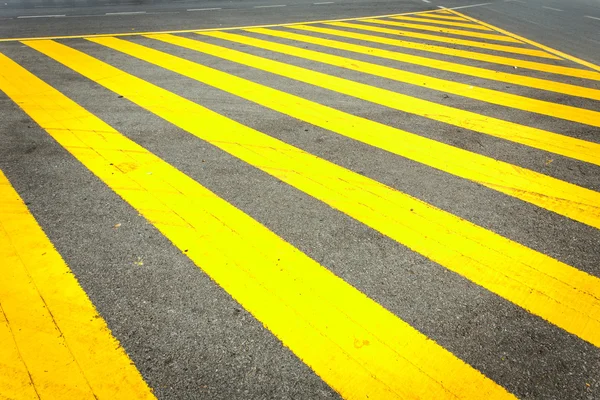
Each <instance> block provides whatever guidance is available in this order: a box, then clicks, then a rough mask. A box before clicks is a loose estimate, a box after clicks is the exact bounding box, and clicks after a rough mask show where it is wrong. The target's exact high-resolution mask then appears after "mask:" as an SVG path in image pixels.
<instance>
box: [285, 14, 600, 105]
mask: <svg viewBox="0 0 600 400" xmlns="http://www.w3.org/2000/svg"><path fill="white" fill-rule="evenodd" d="M285 28H289V29H296V30H301V31H307V32H316V33H322V34H325V35H332V36H339V37H344V38H350V39H357V40H362V41H367V42H373V43H381V44H387V45H391V46H396V47H404V48H408V49H414V50H421V51H427V52H431V53H437V54H444V55H448V56H454V57H461V58H467V59H471V60H477V61H484V62H488V63H494V64H501V65H507V66H510V67H518V68H526V69H531V70H534V71H541V72H548V73H551V74H558V75H566V76H570V77H574V78H582V79H592V80H596V81H600V73H598V72H595V71H588V70H585V69H581V68H572V67H563V66H560V65H551V64H545V63H540V62H535V61H526V60H519V59H516V58H510V57H503V56H496V55H492V54H485V53H478V52H474V51H468V50H458V49H454V48H450V47H442V46H436V45H431V44H422V43H416V42H407V41H405V40H398V39H390V38H386V37H382V36H373V35H367V34H363V33H355V32H349V31H344V30H340V29H330V28H320V27H317V26H312V25H290V26H287V27H285ZM335 43H336V44H338V43H341V42H335ZM339 46H344V50H349V51H356V52H359V53H362V50H361V51H358V49H363V48H364V49H368V50H369V54H371V55H373V56H375V57H382V58H387V59H390V60H397V61H402V62H408V63H411V64H416V65H422V66H425V67H430V68H436V69H441V70H444V71H450V72H456V73H459V74H465V75H472V76H478V77H481V78H485V79H493V80H497V81H501V82H507V83H513V84H516V85H522V86H529V87H533V88H537V89H543V90H551V91H554V92H557V93H564V94H568V95H571V96H579V97H585V98H588V99H593V100H600V95H599V94H598V93H600V90H598V89H589V88H586V87H581V86H576V85H570V84H567V83H562V82H554V81H548V80H546V79H539V78H532V77H529V76H524V75H517V74H511V73H506V72H501V71H495V70H491V69H485V68H479V67H473V66H470V65H463V64H458V63H453V62H448V61H442V60H436V59H431V58H426V57H420V56H413V55H410V54H405V53H399V52H395V51H386V50H383V49H377V48H372V47H366V46H360V45H355V46H352V47H348V46H347V43H343V44H342V45H339ZM340 48H342V47H340ZM351 48H352V49H355V50H350V49H351Z"/></svg>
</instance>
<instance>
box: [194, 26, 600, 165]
mask: <svg viewBox="0 0 600 400" xmlns="http://www.w3.org/2000/svg"><path fill="white" fill-rule="evenodd" d="M253 31H255V32H263V31H261V30H260V28H258V29H255V30H253ZM198 34H201V35H205V36H210V37H214V38H219V39H224V40H229V41H232V42H235V43H240V44H244V45H249V46H255V47H259V48H261V49H267V50H270V51H276V52H279V53H284V54H288V55H292V56H296V57H302V58H305V59H309V60H312V61H317V62H322V63H327V64H330V65H335V66H339V67H342V68H347V69H352V70H355V71H360V72H365V73H369V74H372V75H377V76H383V77H386V78H389V79H395V80H400V81H403V82H408V83H411V84H417V85H423V86H426V87H429V88H432V89H437V90H443V91H446V92H451V93H455V94H460V95H461V96H465V97H470V98H475V99H478V100H483V101H486V102H489V103H494V104H500V105H504V106H509V107H514V108H518V109H522V110H526V111H533V112H537V113H540V114H544V115H550V116H557V117H562V118H564V119H568V120H571V121H577V122H580V123H586V124H588V125H591V126H600V112H597V111H592V110H585V109H577V108H575V107H570V106H564V105H561V104H554V103H548V102H544V101H541V100H536V99H530V98H525V97H521V96H517V95H513V94H509V93H503V92H496V91H492V90H490V89H484V88H477V87H473V88H472V89H470V88H469V86H468V85H464V84H461V83H458V82H450V81H444V80H441V79H437V78H432V77H428V76H421V75H419V74H415V73H409V72H407V71H401V70H396V69H393V68H389V67H385V66H380V65H376V64H369V63H365V62H362V61H358V60H352V59H347V58H344V57H339V56H335V55H331V54H326V53H320V52H316V51H312V50H307V49H302V48H299V47H294V46H288V45H284V44H279V43H274V42H269V41H265V40H261V39H255V38H252V37H247V36H242V35H238V34H232V33H226V32H205V33H198ZM274 35H276V36H279V35H281V36H282V37H286V36H287V37H291V35H293V34H291V33H288V32H281V33H279V32H277V33H274ZM214 55H215V56H217V57H220V58H224V59H227V60H230V61H233V62H237V63H240V64H243V65H247V66H250V67H253V68H257V69H261V70H263V71H267V72H270V73H273V74H277V75H281V76H284V77H286V78H290V79H295V80H298V81H301V82H305V83H308V84H311V85H316V86H320V87H323V88H326V89H329V90H333V91H336V92H338V93H343V94H346V95H348V96H353V97H356V98H359V99H362V100H366V101H369V102H372V103H375V104H380V105H383V106H385V107H390V108H393V109H396V110H401V111H404V112H408V113H412V114H416V115H419V116H422V117H425V118H430V119H433V120H436V121H440V122H443V123H447V124H450V125H454V126H458V127H461V128H464V129H470V130H472V131H475V132H479V133H482V134H486V135H490V136H494V137H498V138H502V139H505V140H510V141H512V142H515V143H519V144H524V145H526V146H530V147H533V148H537V149H540V150H544V151H549V152H552V153H555V154H560V155H562V156H565V157H570V158H573V159H576V160H580V161H585V162H589V163H592V164H596V165H600V144H598V143H593V142H588V141H585V140H581V139H577V138H573V137H569V136H564V135H560V134H557V133H553V132H549V131H546V130H543V129H538V128H532V127H529V126H525V125H520V124H516V123H514V122H510V121H505V120H501V119H498V118H492V117H488V116H484V115H480V114H477V113H474V112H470V111H465V110H461V109H459V108H454V107H450V106H446V105H442V104H438V103H435V102H431V101H428V100H423V99H419V98H417V97H413V96H408V95H405V94H402V93H398V92H394V91H391V90H387V89H382V88H378V87H373V86H370V85H366V84H363V83H359V82H354V81H351V80H348V79H344V78H339V77H337V76H333V75H328V74H324V73H320V72H317V71H313V70H310V69H307V68H301V67H297V66H294V65H290V64H285V63H282V62H279V61H275V60H271V59H267V58H263V57H257V56H254V55H252V54H248V53H244V52H240V51H236V50H231V49H227V48H223V47H220V51H219V52H218V53H216V54H214ZM417 80H420V82H417V83H414V82H415V81H417Z"/></svg>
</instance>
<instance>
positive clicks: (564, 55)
mask: <svg viewBox="0 0 600 400" xmlns="http://www.w3.org/2000/svg"><path fill="white" fill-rule="evenodd" d="M449 12H452V13H453V14H455V15H458V16H461V17H464V18H465V19H467V20H469V21H473V22H476V23H478V24H481V25H483V26H487V27H488V28H491V29H493V30H495V31H496V32H499V33H502V34H504V35H507V36H510V37H512V38H514V39H516V40H520V41H521V42H523V43H527V44H530V45H532V46H535V47H538V48H540V49H542V50H544V51H546V52H548V53H551V54H554V55H556V56H558V57H561V58H564V59H565V60H569V61H573V62H575V63H577V64H581V65H584V66H586V67H588V68H590V69H593V70H595V71H600V66H598V65H596V64H593V63H591V62H589V61H586V60H583V59H581V58H578V57H575V56H572V55H570V54H567V53H564V52H562V51H560V50H556V49H553V48H551V47H548V46H545V45H543V44H541V43H538V42H535V41H533V40H531V39H527V38H524V37H521V36H519V35H517V34H514V33H512V32H508V31H506V30H504V29H501V28H498V27H497V26H494V25H491V24H488V23H487V22H483V21H480V20H478V19H475V18H473V17H469V16H468V15H465V14H462V13H459V12H457V11H454V10H449Z"/></svg>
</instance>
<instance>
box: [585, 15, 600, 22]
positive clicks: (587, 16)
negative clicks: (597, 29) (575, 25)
mask: <svg viewBox="0 0 600 400" xmlns="http://www.w3.org/2000/svg"><path fill="white" fill-rule="evenodd" d="M585 18H591V19H595V20H598V21H600V18H598V17H592V16H590V15H585Z"/></svg>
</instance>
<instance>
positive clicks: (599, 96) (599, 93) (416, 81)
mask: <svg viewBox="0 0 600 400" xmlns="http://www.w3.org/2000/svg"><path fill="white" fill-rule="evenodd" d="M248 31H249V32H255V33H260V34H263V35H268V36H274V37H279V38H284V39H290V40H295V41H299V42H305V43H311V44H316V45H319V46H325V47H331V48H334V49H336V50H347V51H351V52H354V53H359V54H365V55H369V56H373V57H381V58H386V59H391V60H395V61H400V62H407V63H412V64H417V65H422V66H425V67H429V68H436V67H438V68H439V69H442V70H445V71H450V72H456V73H463V72H465V71H467V72H470V74H469V75H472V76H477V77H478V78H484V79H494V80H498V81H502V82H509V83H512V84H516V85H522V86H529V87H531V86H532V85H533V87H535V88H537V89H542V90H548V91H553V92H559V93H564V92H565V91H566V92H568V93H564V94H569V95H571V96H576V95H580V94H585V95H587V96H582V97H591V98H592V99H594V100H600V90H595V89H588V88H585V87H580V86H573V85H565V84H561V83H556V82H553V81H547V80H543V79H535V78H528V77H524V76H520V75H511V74H503V73H501V72H496V71H493V70H486V69H483V68H475V67H469V66H463V65H460V64H454V63H449V62H446V61H438V60H432V59H428V58H424V57H418V56H413V55H409V54H402V53H398V52H393V51H388V50H381V49H377V48H372V47H367V46H361V45H355V44H351V43H345V42H340V41H336V40H330V39H322V38H318V37H314V36H307V35H299V34H296V33H291V32H284V31H280V30H272V29H262V28H258V29H248ZM236 37H238V36H236ZM266 43H267V46H269V49H270V50H272V51H277V52H284V51H283V49H285V54H291V55H294V56H297V57H303V58H308V59H311V60H313V61H318V62H323V63H327V64H330V65H335V66H338V67H341V68H347V69H352V70H355V71H359V72H363V73H368V74H371V75H376V76H380V77H383V78H387V79H392V80H395V81H399V82H404V83H408V84H411V85H416V86H421V87H424V88H429V89H433V90H439V91H442V92H447V93H452V94H456V95H459V96H464V97H468V98H472V99H476V100H481V101H485V102H488V103H493V104H498V105H501V106H506V107H512V108H517V109H520V110H524V111H530V112H535V113H539V114H544V115H549V116H552V117H557V118H562V119H565V120H568V121H574V122H579V123H582V124H587V125H592V126H600V113H599V112H597V111H592V110H587V109H582V108H578V107H573V106H567V105H563V104H559V103H552V102H548V101H543V100H537V99H533V98H529V97H524V96H519V95H515V94H510V93H505V92H501V91H497V90H493V89H486V88H480V87H477V86H471V85H467V84H463V83H460V82H456V81H449V80H444V79H438V78H434V77H429V76H427V75H422V74H417V73H414V72H408V71H403V70H401V69H399V68H390V67H385V66H380V65H377V64H372V63H367V62H363V61H358V60H350V59H348V58H343V57H339V56H333V55H328V54H323V53H319V52H314V51H310V50H304V49H298V48H297V47H291V46H285V45H281V46H273V45H271V44H268V43H269V42H266ZM255 46H259V47H264V43H263V42H260V44H258V43H257V44H255ZM290 51H291V53H290Z"/></svg>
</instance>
